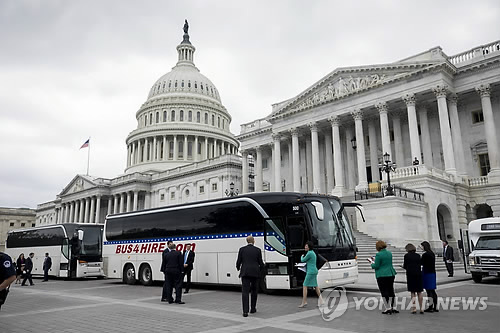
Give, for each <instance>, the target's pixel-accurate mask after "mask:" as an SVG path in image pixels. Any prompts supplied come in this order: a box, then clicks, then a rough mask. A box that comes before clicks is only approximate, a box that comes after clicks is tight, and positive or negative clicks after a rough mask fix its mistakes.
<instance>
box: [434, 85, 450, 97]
mask: <svg viewBox="0 0 500 333" xmlns="http://www.w3.org/2000/svg"><path fill="white" fill-rule="evenodd" d="M432 91H433V92H434V95H436V98H440V97H446V95H448V86H447V85H437V86H436V87H434V88H432Z"/></svg>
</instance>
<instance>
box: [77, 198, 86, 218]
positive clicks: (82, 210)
mask: <svg viewBox="0 0 500 333" xmlns="http://www.w3.org/2000/svg"><path fill="white" fill-rule="evenodd" d="M84 204H85V200H84V199H80V203H79V205H78V213H79V215H80V216H79V217H78V222H80V223H83V222H84V216H85V215H84V214H85V206H84Z"/></svg>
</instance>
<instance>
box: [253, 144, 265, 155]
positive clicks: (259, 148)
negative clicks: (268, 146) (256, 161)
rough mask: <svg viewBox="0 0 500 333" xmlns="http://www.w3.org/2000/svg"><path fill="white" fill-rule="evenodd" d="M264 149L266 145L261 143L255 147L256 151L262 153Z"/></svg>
mask: <svg viewBox="0 0 500 333" xmlns="http://www.w3.org/2000/svg"><path fill="white" fill-rule="evenodd" d="M263 149H264V147H263V146H262V145H261V146H257V147H255V151H256V152H257V153H261V152H262V150H263Z"/></svg>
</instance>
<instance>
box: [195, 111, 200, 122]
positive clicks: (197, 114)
mask: <svg viewBox="0 0 500 333" xmlns="http://www.w3.org/2000/svg"><path fill="white" fill-rule="evenodd" d="M196 122H197V123H199V122H201V115H200V111H198V112H196Z"/></svg>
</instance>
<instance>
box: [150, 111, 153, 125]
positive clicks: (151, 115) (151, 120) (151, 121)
mask: <svg viewBox="0 0 500 333" xmlns="http://www.w3.org/2000/svg"><path fill="white" fill-rule="evenodd" d="M152 124H153V114H152V113H150V114H149V125H152Z"/></svg>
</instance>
